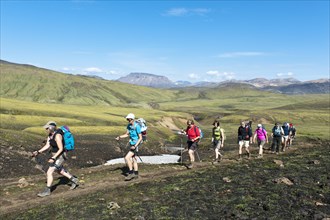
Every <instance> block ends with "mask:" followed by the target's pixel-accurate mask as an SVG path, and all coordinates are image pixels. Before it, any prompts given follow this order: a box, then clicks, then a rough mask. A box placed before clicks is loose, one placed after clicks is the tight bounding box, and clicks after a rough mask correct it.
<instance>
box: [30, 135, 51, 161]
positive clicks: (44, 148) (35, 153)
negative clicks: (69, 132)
mask: <svg viewBox="0 0 330 220" xmlns="http://www.w3.org/2000/svg"><path fill="white" fill-rule="evenodd" d="M49 147H50V144H49V137H48V138H47V140H46V144H45V145H44V146H43V147H42V148H41V149H39V150H36V151H34V152H33V153H32V156H34V157H35V156H37V155H38V154H41V153H42V152H44V151H45V150H47V149H49Z"/></svg>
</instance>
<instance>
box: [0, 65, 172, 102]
mask: <svg viewBox="0 0 330 220" xmlns="http://www.w3.org/2000/svg"><path fill="white" fill-rule="evenodd" d="M0 65H1V66H0V67H1V71H0V74H1V75H0V77H1V89H0V96H2V97H8V98H15V99H22V100H28V101H35V102H46V103H65V104H84V105H92V104H101V105H123V104H129V103H149V102H155V101H158V100H159V101H169V100H173V99H174V98H175V94H174V93H175V92H173V91H169V90H159V89H152V88H147V87H141V86H135V85H128V84H125V83H120V82H114V81H108V80H102V79H95V78H90V77H83V76H75V75H69V74H63V73H59V72H55V71H51V70H47V69H42V68H37V67H34V66H28V65H19V64H12V63H7V62H1V63H0Z"/></svg>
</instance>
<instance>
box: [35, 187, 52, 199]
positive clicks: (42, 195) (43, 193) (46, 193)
mask: <svg viewBox="0 0 330 220" xmlns="http://www.w3.org/2000/svg"><path fill="white" fill-rule="evenodd" d="M37 195H38V196H39V197H45V196H49V195H50V188H48V187H46V188H45V190H44V191H42V192H41V193H38V194H37Z"/></svg>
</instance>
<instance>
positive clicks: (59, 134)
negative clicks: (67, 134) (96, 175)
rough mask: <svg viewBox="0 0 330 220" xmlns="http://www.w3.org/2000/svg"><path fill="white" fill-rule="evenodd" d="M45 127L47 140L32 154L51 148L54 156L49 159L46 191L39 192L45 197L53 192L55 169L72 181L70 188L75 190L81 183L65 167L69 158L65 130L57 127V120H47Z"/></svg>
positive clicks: (40, 195)
mask: <svg viewBox="0 0 330 220" xmlns="http://www.w3.org/2000/svg"><path fill="white" fill-rule="evenodd" d="M43 127H44V128H45V129H46V131H47V132H48V137H47V141H46V143H45V145H44V146H43V147H42V148H41V149H40V150H37V151H34V152H33V153H32V156H37V155H38V154H40V153H42V152H44V151H47V150H48V149H49V148H51V152H52V157H51V158H49V160H48V163H49V168H48V170H47V187H46V188H45V190H44V191H42V192H40V193H38V196H39V197H45V196H49V195H50V194H51V186H52V183H53V173H54V172H55V171H57V172H58V173H59V174H61V175H62V176H65V177H67V178H68V179H69V180H70V181H71V187H70V189H72V190H73V189H75V188H76V187H77V186H78V185H79V180H78V178H76V177H74V176H73V175H72V174H70V173H69V172H68V171H67V170H65V169H64V168H63V163H64V161H65V160H66V159H67V156H66V151H65V150H64V139H63V134H64V133H63V131H62V130H61V129H57V127H56V122H54V121H49V122H47V124H46V125H44V126H43Z"/></svg>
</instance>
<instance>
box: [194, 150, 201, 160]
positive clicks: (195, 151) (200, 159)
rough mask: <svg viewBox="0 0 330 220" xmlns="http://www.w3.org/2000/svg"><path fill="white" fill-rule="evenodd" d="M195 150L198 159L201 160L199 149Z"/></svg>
mask: <svg viewBox="0 0 330 220" xmlns="http://www.w3.org/2000/svg"><path fill="white" fill-rule="evenodd" d="M195 152H196V155H197V157H198V161H199V162H201V158H200V157H199V154H198V151H197V150H195Z"/></svg>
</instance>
